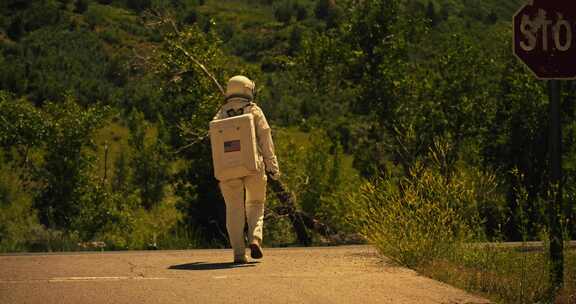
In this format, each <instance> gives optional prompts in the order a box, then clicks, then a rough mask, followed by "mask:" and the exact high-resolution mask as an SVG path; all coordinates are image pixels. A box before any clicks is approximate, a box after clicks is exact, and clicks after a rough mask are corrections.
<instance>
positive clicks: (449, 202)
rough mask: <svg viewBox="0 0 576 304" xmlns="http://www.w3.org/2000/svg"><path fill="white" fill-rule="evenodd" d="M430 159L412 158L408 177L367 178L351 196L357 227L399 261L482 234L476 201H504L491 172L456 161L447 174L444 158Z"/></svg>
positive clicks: (425, 258) (411, 262)
mask: <svg viewBox="0 0 576 304" xmlns="http://www.w3.org/2000/svg"><path fill="white" fill-rule="evenodd" d="M440 149H442V148H440ZM431 153H433V152H431ZM431 159H433V160H434V161H433V162H432V164H428V165H425V164H424V163H422V162H419V163H417V164H415V165H414V166H413V167H412V168H411V169H410V171H409V174H408V176H406V177H402V178H398V179H397V178H394V177H392V176H386V177H380V178H377V179H375V180H374V181H372V182H368V183H366V184H364V185H363V186H362V187H361V189H360V193H359V194H358V197H354V198H353V199H357V200H360V202H361V205H362V206H363V207H362V208H359V210H357V213H356V214H355V215H354V217H353V218H354V220H355V221H356V224H357V226H358V228H359V229H360V231H361V232H362V233H363V234H364V235H365V236H366V237H367V238H368V239H369V240H370V241H372V242H373V243H374V244H375V245H376V247H377V248H378V250H379V251H381V252H382V253H383V254H384V255H386V256H388V257H390V258H392V259H393V260H395V261H396V262H398V263H400V264H402V265H407V266H412V267H413V266H419V265H423V264H427V263H429V262H431V261H433V260H434V259H435V258H438V257H446V256H451V255H452V254H454V252H456V251H457V249H458V247H460V245H461V244H463V243H464V242H467V241H470V240H473V239H474V238H475V237H477V236H479V235H482V232H481V231H482V230H481V224H482V219H481V217H480V213H479V209H480V208H479V206H482V205H487V204H488V205H491V204H499V203H501V202H502V201H503V199H502V198H500V197H499V196H498V195H495V194H494V191H495V189H496V184H495V182H494V177H493V175H492V174H489V173H482V172H481V171H480V170H478V169H475V168H468V167H460V168H459V170H456V171H454V173H453V174H451V175H446V174H443V169H442V163H441V162H440V161H438V159H435V158H434V157H432V158H431Z"/></svg>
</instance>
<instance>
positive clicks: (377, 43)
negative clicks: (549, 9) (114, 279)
mask: <svg viewBox="0 0 576 304" xmlns="http://www.w3.org/2000/svg"><path fill="white" fill-rule="evenodd" d="M522 3H523V1H520V0H517V1H507V2H506V3H502V2H501V1H496V0H485V1H480V0H367V1H351V0H337V1H335V0H238V1H232V0H225V1H216V0H206V1H203V0H172V1H160V0H39V1H22V0H7V1H2V2H1V3H0V251H1V252H11V251H59V250H82V249H85V248H89V249H95V248H100V247H102V246H105V247H104V250H110V249H146V248H150V249H152V248H160V249H167V248H199V247H224V246H227V237H226V233H225V231H226V230H225V221H224V214H225V212H224V203H223V200H222V197H221V195H220V193H219V190H218V185H217V182H216V180H215V179H214V178H213V174H212V161H211V156H210V155H211V154H210V145H209V140H208V138H207V128H208V122H209V121H210V120H211V118H212V117H213V115H214V113H215V112H216V110H217V109H218V107H219V105H220V103H221V102H222V97H221V96H220V93H219V92H218V89H217V87H216V85H215V84H214V83H213V81H212V79H210V77H208V76H207V75H206V73H205V72H204V71H203V70H202V69H201V68H200V67H199V65H198V62H200V63H202V64H203V65H204V66H206V67H207V68H208V70H210V73H211V74H212V75H213V76H214V77H215V78H216V79H217V80H218V81H219V82H220V83H225V81H226V80H227V79H228V78H229V77H230V76H233V75H236V74H240V73H242V74H246V75H247V76H249V77H251V78H253V79H255V80H256V83H257V87H258V97H257V99H258V100H257V102H258V103H259V104H260V105H261V106H262V108H263V109H264V112H265V113H266V115H267V118H268V120H269V121H270V122H271V124H272V125H273V129H274V138H275V141H276V145H277V152H278V157H279V160H280V165H281V169H282V171H283V176H284V177H283V178H284V179H285V181H286V182H287V184H288V185H289V186H290V188H291V189H292V190H293V191H294V192H295V194H296V198H297V201H298V208H300V209H301V210H303V211H304V212H306V213H308V214H310V215H312V216H314V217H315V218H317V219H320V220H321V221H323V222H325V223H327V224H329V225H330V226H331V227H332V229H334V230H335V231H337V232H339V233H340V236H342V238H343V239H346V236H348V235H353V234H356V233H361V234H363V235H364V236H365V237H366V239H367V240H369V241H371V242H373V243H374V244H375V245H376V247H377V248H378V249H379V250H380V251H381V252H382V253H383V254H384V255H386V256H388V257H390V258H391V259H392V260H394V261H396V262H397V263H400V264H403V265H407V266H410V267H414V268H415V269H418V270H419V271H421V272H422V273H424V274H426V275H430V276H432V277H434V278H438V279H441V280H444V281H447V282H449V283H451V284H455V285H458V286H460V287H463V288H466V289H469V290H472V291H476V292H480V293H484V294H486V295H487V296H488V297H490V298H492V299H494V300H496V301H501V302H505V303H508V302H510V303H526V302H538V301H540V302H546V301H552V300H551V295H552V293H551V292H550V290H549V289H550V288H549V286H548V285H547V281H546V280H545V277H546V275H545V274H546V273H547V269H548V260H549V258H548V255H547V252H546V251H544V252H537V253H533V252H532V253H524V252H517V251H513V250H505V249H502V248H500V247H498V246H496V247H490V246H488V247H475V245H471V244H476V243H486V242H490V243H494V242H504V241H533V240H544V241H546V239H547V238H546V232H547V226H548V223H547V218H548V217H547V216H546V211H547V206H548V201H549V199H550V197H551V193H552V192H553V191H552V189H551V187H550V182H549V180H550V178H549V175H550V174H549V169H548V168H549V163H548V161H547V159H548V158H547V154H548V151H547V150H548V143H547V138H548V123H547V119H548V114H547V106H548V101H547V94H546V90H547V88H546V84H545V83H543V82H541V81H537V80H536V79H534V77H533V76H532V75H531V73H530V72H529V71H528V70H527V69H526V68H524V67H523V66H522V64H520V63H519V62H518V60H517V59H516V58H514V56H513V55H512V54H511V51H510V50H511V46H510V41H511V24H510V19H511V17H512V15H513V13H514V12H515V11H516V9H517V8H518V7H519V6H520V5H521V4H522ZM563 89H564V92H565V93H564V96H563V98H564V100H565V102H564V104H563V107H562V112H563V113H562V115H563V119H564V121H563V124H564V130H563V131H564V132H563V134H564V142H565V144H566V145H565V147H564V151H563V153H564V154H563V156H564V167H565V169H566V172H565V173H566V174H565V181H566V187H565V191H564V195H565V200H564V201H565V202H566V204H565V206H563V207H564V208H563V216H562V221H563V227H564V230H565V234H566V237H567V238H575V237H576V224H575V223H576V205H574V204H573V199H574V197H575V196H576V188H575V186H574V185H576V183H575V178H576V142H575V141H574V138H575V135H576V133H575V132H576V107H575V106H574V104H575V103H574V101H575V99H576V85H575V83H574V82H566V83H564V85H563ZM279 204H280V202H279V201H278V200H277V198H275V197H273V196H270V199H269V202H268V206H269V207H270V208H268V209H269V210H270V209H272V207H274V206H278V205H279ZM266 225H267V227H266V229H265V233H266V236H265V237H266V242H267V244H269V245H278V246H280V245H290V244H291V243H293V242H294V241H295V237H294V233H293V232H292V231H291V229H290V223H289V221H288V219H287V218H284V217H281V216H277V215H276V214H274V213H273V212H270V211H269V212H268V213H267V224H266ZM313 239H314V242H315V244H322V243H325V242H327V240H325V239H323V237H322V236H320V235H314V237H313ZM102 242H103V243H102ZM567 256H568V258H567V260H566V263H567V266H566V269H567V270H568V271H567V273H566V283H565V288H564V290H563V291H562V292H561V293H560V296H559V297H558V301H560V303H563V302H561V301H564V302H569V301H571V300H570V299H571V298H570V297H572V298H573V294H574V291H575V290H576V287H575V285H574V284H575V282H576V279H575V278H574V272H573V269H575V267H574V264H575V261H574V254H573V253H572V252H568V253H567Z"/></svg>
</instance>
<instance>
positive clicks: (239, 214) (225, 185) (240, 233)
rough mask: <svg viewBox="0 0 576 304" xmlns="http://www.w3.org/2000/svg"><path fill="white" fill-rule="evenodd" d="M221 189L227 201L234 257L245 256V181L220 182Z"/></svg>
mask: <svg viewBox="0 0 576 304" xmlns="http://www.w3.org/2000/svg"><path fill="white" fill-rule="evenodd" d="M220 189H221V190H222V195H223V196H224V201H225V202H226V228H227V230H228V237H229V238H230V245H231V246H232V249H233V250H234V257H244V256H245V253H246V243H245V242H244V222H245V210H244V182H243V181H242V179H232V180H227V181H223V182H220Z"/></svg>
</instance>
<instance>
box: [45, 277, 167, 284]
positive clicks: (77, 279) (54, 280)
mask: <svg viewBox="0 0 576 304" xmlns="http://www.w3.org/2000/svg"><path fill="white" fill-rule="evenodd" d="M166 279H168V278H156V277H64V278H51V279H48V282H51V283H57V282H82V281H123V280H166Z"/></svg>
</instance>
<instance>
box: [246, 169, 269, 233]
mask: <svg viewBox="0 0 576 304" xmlns="http://www.w3.org/2000/svg"><path fill="white" fill-rule="evenodd" d="M266 180H267V178H266V174H265V173H264V172H260V173H259V174H256V175H250V176H247V177H245V178H244V184H245V187H246V219H247V222H248V242H252V240H253V239H257V240H258V241H259V243H260V244H261V243H262V226H263V225H264V203H265V202H266Z"/></svg>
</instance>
